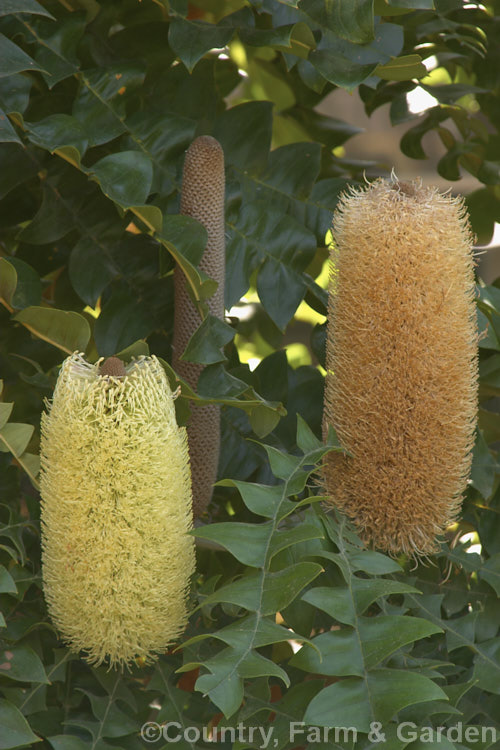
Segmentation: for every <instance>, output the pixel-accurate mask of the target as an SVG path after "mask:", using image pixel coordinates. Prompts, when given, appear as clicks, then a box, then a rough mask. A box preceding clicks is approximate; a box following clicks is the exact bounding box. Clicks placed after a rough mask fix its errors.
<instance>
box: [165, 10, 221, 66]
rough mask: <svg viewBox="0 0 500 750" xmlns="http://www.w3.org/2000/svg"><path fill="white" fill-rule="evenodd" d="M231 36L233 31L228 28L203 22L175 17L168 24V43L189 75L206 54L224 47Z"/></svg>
mask: <svg viewBox="0 0 500 750" xmlns="http://www.w3.org/2000/svg"><path fill="white" fill-rule="evenodd" d="M233 34H234V29H233V28H231V27H230V26H215V25H214V24H212V23H206V22H205V21H190V20H188V19H186V18H181V17H180V16H177V17H174V18H173V19H172V22H171V24H170V27H169V30H168V41H169V44H170V46H171V48H172V49H173V51H174V52H175V54H176V55H177V57H179V58H180V59H181V60H182V62H183V63H184V65H185V66H186V68H187V69H188V70H189V72H190V73H191V71H192V70H193V68H194V66H195V65H196V63H197V62H198V61H199V60H201V58H202V57H203V55H204V54H205V53H206V52H208V51H209V50H210V49H221V48H222V47H225V46H226V44H228V42H229V41H230V39H231V37H232V36H233Z"/></svg>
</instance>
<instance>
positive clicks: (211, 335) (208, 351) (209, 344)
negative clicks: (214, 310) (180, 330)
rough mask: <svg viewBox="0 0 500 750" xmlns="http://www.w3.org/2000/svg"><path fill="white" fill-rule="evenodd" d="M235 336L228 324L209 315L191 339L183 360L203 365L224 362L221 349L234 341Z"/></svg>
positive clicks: (182, 357)
mask: <svg viewBox="0 0 500 750" xmlns="http://www.w3.org/2000/svg"><path fill="white" fill-rule="evenodd" d="M234 334H235V330H234V328H231V326H229V325H227V323H224V321H222V320H219V319H218V318H216V317H214V316H213V315H207V317H206V318H205V320H204V321H203V323H202V324H201V326H200V327H199V328H198V329H197V330H196V331H195V332H194V333H193V335H192V336H191V338H190V339H189V341H188V345H187V346H186V350H185V352H184V354H183V355H182V356H181V359H182V360H185V361H186V362H199V363H200V364H202V365H212V364H214V363H216V362H223V361H224V360H225V359H226V357H225V356H224V354H223V353H222V351H221V349H222V347H223V346H225V345H226V344H228V343H229V342H230V341H231V340H232V339H233V337H234Z"/></svg>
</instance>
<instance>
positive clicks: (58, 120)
mask: <svg viewBox="0 0 500 750" xmlns="http://www.w3.org/2000/svg"><path fill="white" fill-rule="evenodd" d="M25 126H26V128H27V131H28V133H29V139H30V141H32V143H35V144H36V145H37V146H40V147H41V148H44V149H46V150H47V151H50V152H51V153H55V152H56V151H61V155H63V156H64V155H65V152H64V151H62V149H64V147H67V146H71V147H72V148H73V149H75V150H76V152H77V159H76V164H75V165H76V166H79V165H80V159H81V157H82V156H83V155H84V154H85V151H86V150H87V147H88V144H89V142H88V138H87V135H86V132H85V129H84V128H83V126H82V125H81V124H80V123H79V122H78V120H77V119H76V118H75V117H71V116H70V115H66V114H62V113H57V114H53V115H49V116H48V117H45V118H44V119H43V120H39V121H38V122H32V123H29V122H26V123H25Z"/></svg>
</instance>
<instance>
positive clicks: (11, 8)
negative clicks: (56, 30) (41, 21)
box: [0, 0, 55, 20]
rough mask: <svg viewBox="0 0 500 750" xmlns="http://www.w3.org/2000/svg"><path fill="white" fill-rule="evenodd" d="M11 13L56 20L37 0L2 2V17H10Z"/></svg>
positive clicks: (5, 0)
mask: <svg viewBox="0 0 500 750" xmlns="http://www.w3.org/2000/svg"><path fill="white" fill-rule="evenodd" d="M10 13H32V14H34V15H37V16H47V17H48V18H52V19H53V20H55V19H54V16H52V15H51V14H50V13H49V11H48V10H45V8H43V7H42V6H41V5H40V4H39V3H37V2H35V0H2V5H1V6H0V16H8V15H9V14H10Z"/></svg>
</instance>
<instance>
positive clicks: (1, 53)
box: [0, 34, 43, 77]
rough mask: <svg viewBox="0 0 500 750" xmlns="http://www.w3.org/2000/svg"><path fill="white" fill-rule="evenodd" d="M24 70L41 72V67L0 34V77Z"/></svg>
mask: <svg viewBox="0 0 500 750" xmlns="http://www.w3.org/2000/svg"><path fill="white" fill-rule="evenodd" d="M25 70H43V67H41V66H39V65H37V63H36V62H35V61H34V60H32V59H31V57H29V55H27V54H26V52H23V50H22V49H21V48H20V47H18V46H17V45H16V44H14V43H13V42H11V41H10V39H7V37H6V36H4V35H3V34H0V77H2V76H10V75H12V74H13V73H20V72H21V71H25Z"/></svg>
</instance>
